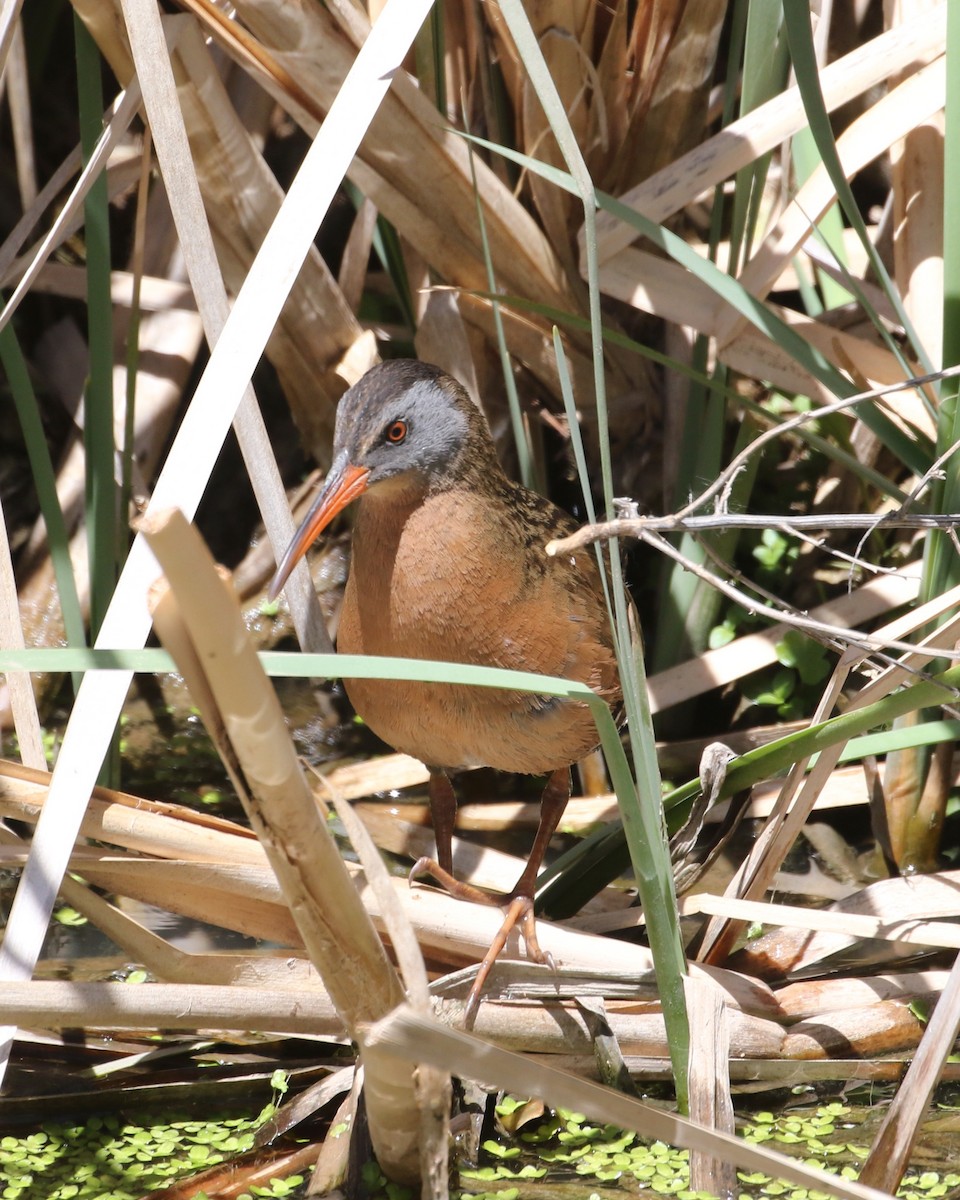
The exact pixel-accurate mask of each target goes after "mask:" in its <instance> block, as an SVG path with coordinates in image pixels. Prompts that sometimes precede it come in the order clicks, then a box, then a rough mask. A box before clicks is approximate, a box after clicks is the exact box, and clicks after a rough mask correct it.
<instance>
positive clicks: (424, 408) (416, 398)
mask: <svg viewBox="0 0 960 1200" xmlns="http://www.w3.org/2000/svg"><path fill="white" fill-rule="evenodd" d="M354 501H359V504H358V510H357V514H356V520H355V523H354V527H353V541H352V549H351V562H350V569H349V575H348V578H347V583H346V587H345V591H344V597H343V606H342V610H341V616H340V625H339V632H338V638H337V649H338V651H339V652H340V653H344V654H372V655H387V656H392V657H398V658H412V659H434V660H441V661H446V662H455V663H466V664H471V665H479V666H487V667H503V668H509V669H513V670H517V671H529V672H536V673H539V674H544V675H555V676H563V677H565V678H568V679H573V680H577V681H579V682H582V683H585V684H587V685H588V686H589V687H590V688H592V689H593V691H595V692H596V693H597V694H598V695H599V696H601V697H602V698H603V699H604V700H605V701H606V702H607V703H608V705H610V707H611V709H613V710H615V711H616V710H618V709H619V706H620V703H621V689H620V683H619V676H618V671H617V662H616V654H615V649H614V640H613V634H612V631H611V627H610V620H609V617H608V612H607V606H606V602H605V598H604V590H603V581H602V577H601V572H600V568H599V566H598V564H597V560H596V557H595V556H594V554H593V553H592V552H591V551H590V550H589V549H586V550H581V551H578V552H576V553H561V554H558V555H557V556H556V557H548V556H547V554H546V551H545V546H546V544H547V543H548V542H550V541H551V540H553V539H554V538H560V537H564V536H565V535H567V534H569V533H571V532H572V531H573V530H574V529H575V528H576V523H575V522H574V520H573V519H572V517H570V516H569V514H567V513H565V512H564V511H563V510H561V509H559V508H558V507H557V506H556V505H554V504H553V503H552V502H551V501H550V500H548V499H546V498H545V497H543V496H541V495H540V494H538V493H537V492H533V491H531V490H529V489H527V488H525V487H523V486H521V485H520V484H519V483H516V482H515V481H514V480H512V479H510V478H509V477H508V476H507V475H506V474H505V473H504V471H503V469H502V467H501V465H500V462H499V459H498V457H497V452H496V447H495V445H494V442H493V438H492V437H491V434H490V431H489V428H488V426H487V423H486V420H485V418H484V417H483V415H482V413H481V411H480V409H479V407H478V406H477V405H476V404H475V403H474V402H473V400H472V399H471V398H470V396H469V395H468V393H467V392H466V391H465V389H464V388H463V387H462V386H461V385H460V384H459V383H458V382H457V381H456V380H455V379H454V378H453V377H452V376H450V375H448V374H446V373H445V372H444V371H442V370H441V369H440V368H439V367H436V366H433V365H431V364H429V363H425V362H420V361H418V360H416V359H392V360H388V361H385V362H381V363H379V364H377V365H375V366H374V367H372V368H371V369H370V370H369V371H367V372H366V374H364V375H363V376H362V377H361V378H360V380H359V381H358V382H357V383H355V384H354V385H353V386H352V387H350V388H349V389H348V390H347V391H346V392H345V393H344V395H343V396H342V397H341V399H340V402H339V405H338V408H337V415H336V422H335V429H334V439H333V454H332V462H331V465H330V469H329V471H328V472H327V475H326V479H325V482H324V483H323V485H322V487H321V489H320V491H319V493H318V495H317V497H316V499H315V500H314V502H313V504H312V505H311V507H310V509H309V511H308V513H307V515H306V517H305V518H304V520H303V522H302V523H301V525H300V526H299V528H298V529H297V532H296V534H295V535H294V537H293V540H292V541H291V543H290V545H289V547H288V548H287V550H286V553H285V554H284V555H283V557H282V559H281V560H280V563H279V565H278V567H277V570H276V573H275V574H274V576H273V579H272V580H271V583H270V585H269V588H268V595H269V596H270V597H271V598H275V597H276V596H277V595H279V593H280V591H281V590H282V588H283V585H284V583H285V582H286V580H287V578H288V576H289V574H290V572H291V571H292V570H293V568H294V567H295V566H296V564H297V562H298V561H299V560H300V559H301V558H302V557H303V556H304V554H305V553H306V551H307V549H308V548H309V547H310V546H311V545H312V543H313V542H314V541H315V540H316V538H317V537H318V536H319V534H320V533H321V532H322V531H323V530H324V529H325V528H326V526H327V525H328V524H329V523H330V521H331V520H332V519H333V518H334V517H335V516H336V515H337V514H338V513H339V512H341V511H342V510H343V509H344V508H346V507H347V506H348V505H349V504H351V503H353V502H354ZM344 686H345V688H346V692H347V695H348V697H349V699H350V701H351V703H352V705H353V707H354V708H355V710H356V712H357V713H358V714H359V716H360V717H361V718H362V719H363V721H364V722H365V723H366V724H367V725H368V726H369V727H370V729H372V730H373V732H374V733H375V734H377V735H378V737H380V738H381V739H382V740H383V741H384V742H386V743H387V744H388V745H390V746H392V747H393V748H394V749H395V750H397V751H398V752H400V753H403V754H408V755H411V756H412V757H414V758H417V759H419V760H420V761H421V762H423V763H424V764H425V765H426V766H427V768H428V771H429V784H428V795H429V802H430V812H431V820H432V824H433V829H434V835H435V839H436V847H437V854H436V858H435V859H430V858H423V859H420V860H419V861H418V862H417V863H416V864H415V865H414V867H413V870H412V871H411V873H410V878H411V880H413V879H415V878H419V877H421V876H423V875H426V874H429V875H430V876H432V877H433V878H434V879H435V880H436V881H437V882H438V883H440V884H441V885H442V886H443V887H444V888H445V889H446V890H447V891H448V892H449V893H450V894H452V895H454V896H458V897H462V898H466V899H470V900H474V901H482V902H486V903H499V904H501V905H502V906H503V908H504V920H503V925H502V926H501V928H500V930H499V932H498V934H497V937H496V938H495V939H494V941H493V943H492V945H491V947H490V950H489V951H488V952H487V955H486V956H485V958H484V960H483V962H482V963H481V964H480V967H479V968H478V972H477V975H476V977H475V980H474V983H473V986H472V988H471V991H470V995H469V997H468V1000H467V1004H466V1009H465V1024H466V1026H467V1027H468V1028H469V1027H471V1026H472V1024H473V1021H474V1019H475V1016H476V1013H477V1010H478V1006H479V1003H480V997H481V993H482V990H483V985H484V983H485V981H486V979H487V976H488V975H489V972H490V970H491V968H492V966H493V964H494V962H495V961H496V958H497V956H498V955H499V953H500V951H501V950H502V949H503V947H504V945H505V944H506V941H507V938H508V937H509V935H510V933H511V931H512V930H513V929H514V928H519V930H520V932H521V933H522V935H523V939H524V942H525V945H526V951H527V955H528V957H529V958H531V959H533V961H535V962H541V963H544V962H546V963H549V964H551V965H553V963H552V958H551V957H550V955H549V954H546V953H544V952H543V951H542V950H541V949H540V946H539V942H538V941H537V936H536V924H535V920H534V911H533V897H534V892H535V885H536V878H537V874H538V873H539V871H540V867H541V865H542V862H543V857H544V854H545V852H546V850H547V846H548V844H549V842H550V839H551V837H552V836H553V834H554V832H555V830H556V828H557V825H558V824H559V821H560V818H561V817H562V815H563V812H564V809H565V808H566V805H567V801H568V799H569V797H570V787H571V782H570V768H571V766H572V765H573V764H575V763H577V762H578V761H579V760H580V759H582V758H584V757H585V756H586V755H587V754H589V753H590V752H591V751H593V750H594V749H595V748H596V747H597V744H598V742H599V737H598V734H597V727H596V724H595V722H594V719H593V716H592V715H591V712H590V708H589V705H588V704H587V703H585V702H584V701H580V700H574V699H570V698H562V697H556V696H547V695H537V694H533V693H528V692H518V691H511V690H509V689H506V688H502V689H501V688H487V687H473V686H469V685H466V684H459V683H421V682H413V681H409V680H396V681H389V680H374V679H346V680H345V681H344ZM478 766H485V767H493V768H495V769H497V770H500V771H504V772H511V773H519V774H525V775H536V776H543V775H545V776H547V780H546V784H545V787H544V790H543V795H542V799H541V808H540V821H539V826H538V829H537V832H536V835H535V838H534V844H533V849H532V851H531V853H530V856H529V858H528V860H527V864H526V866H525V868H524V870H523V872H522V873H521V875H520V878H519V879H518V880H517V883H516V886H515V887H514V888H513V890H512V891H511V892H510V893H508V894H507V895H505V896H495V895H491V893H488V892H484V891H481V890H480V889H479V888H476V887H473V886H471V885H468V884H466V883H463V882H461V881H459V880H457V879H456V877H455V876H454V874H453V857H452V838H453V829H454V824H455V819H456V806H457V801H456V795H455V793H454V790H453V785H452V783H451V781H450V775H451V774H455V773H456V772H458V771H461V770H463V769H466V768H470V767H478Z"/></svg>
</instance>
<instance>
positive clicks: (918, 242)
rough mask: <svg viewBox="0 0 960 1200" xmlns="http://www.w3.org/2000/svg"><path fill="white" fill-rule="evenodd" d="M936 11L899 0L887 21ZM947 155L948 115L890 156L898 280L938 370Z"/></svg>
mask: <svg viewBox="0 0 960 1200" xmlns="http://www.w3.org/2000/svg"><path fill="white" fill-rule="evenodd" d="M933 7H934V6H933V5H932V4H931V3H930V0H898V2H897V3H894V4H891V5H890V6H889V7H888V8H887V9H886V11H885V16H886V18H887V21H888V23H889V24H890V25H891V27H892V28H893V29H894V30H898V29H900V28H902V26H903V24H904V23H905V22H909V21H912V20H915V19H919V20H923V19H924V17H925V16H926V15H927V14H928V13H929V12H930V11H931V10H932V8H933ZM894 81H895V80H894ZM943 153H944V116H943V113H942V112H941V113H931V114H930V116H929V117H927V119H926V120H924V121H923V122H921V123H918V124H917V125H916V127H915V128H913V129H912V130H910V131H909V132H908V133H907V135H906V136H905V137H904V139H903V141H902V142H899V143H896V144H895V145H894V146H892V147H891V151H890V180H891V183H892V184H893V189H892V191H893V228H894V234H893V272H892V273H893V278H894V280H895V281H896V284H897V289H898V291H899V293H900V295H901V297H902V298H903V304H904V308H905V309H906V311H907V313H908V314H909V316H910V320H911V322H912V323H913V327H914V329H916V331H917V333H918V335H919V337H920V341H921V342H922V344H923V348H924V349H925V351H926V353H927V356H928V358H929V361H930V362H931V363H932V364H933V365H934V366H935V367H938V366H940V365H941V363H942V361H943V353H942V345H943V195H944V185H943Z"/></svg>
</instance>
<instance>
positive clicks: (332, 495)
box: [267, 454, 370, 600]
mask: <svg viewBox="0 0 960 1200" xmlns="http://www.w3.org/2000/svg"><path fill="white" fill-rule="evenodd" d="M369 476H370V471H369V469H368V468H367V467H355V466H353V465H352V464H351V463H350V462H349V461H348V459H347V456H346V454H338V455H337V457H336V458H335V459H334V460H333V463H332V464H331V466H330V470H329V472H328V473H327V478H326V479H325V480H324V484H323V487H322V488H321V489H320V494H319V495H318V496H317V498H316V500H314V502H313V504H312V505H311V506H310V511H309V512H308V513H307V515H306V516H305V517H304V519H303V521H302V523H301V525H300V528H299V529H298V530H297V532H296V533H295V534H294V535H293V541H292V542H291V543H290V545H289V546H288V547H287V552H286V554H284V556H283V558H282V559H281V560H280V565H279V566H278V567H277V570H276V573H275V574H274V576H273V578H272V579H271V580H270V586H269V587H268V588H267V596H268V598H269V599H271V600H274V599H276V597H277V596H278V595H279V594H280V591H281V589H282V588H283V585H284V584H285V583H286V582H287V579H288V578H289V575H290V572H291V571H292V570H293V568H294V567H295V566H296V565H297V563H298V562H299V561H300V559H301V558H303V556H304V554H306V552H307V549H308V548H309V547H310V546H311V545H312V544H313V542H314V541H315V540H316V539H317V537H318V536H319V535H320V533H321V532H322V530H324V529H325V528H326V527H327V525H329V524H330V522H331V521H332V520H333V518H334V517H335V516H336V515H337V513H338V512H341V511H342V510H343V509H345V508H346V507H347V505H348V504H350V503H352V502H353V501H354V500H356V498H357V497H358V496H361V495H363V493H364V492H365V491H366V490H367V479H368V478H369Z"/></svg>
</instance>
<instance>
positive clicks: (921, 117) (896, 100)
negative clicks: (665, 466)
mask: <svg viewBox="0 0 960 1200" xmlns="http://www.w3.org/2000/svg"><path fill="white" fill-rule="evenodd" d="M945 89H946V58H945V57H940V58H937V59H934V61H933V62H932V63H930V64H929V65H928V66H926V67H923V68H921V69H920V70H919V71H917V72H915V73H914V74H913V75H910V76H908V78H907V79H906V80H905V81H904V82H903V83H902V84H901V85H900V86H899V87H897V88H894V89H893V90H892V91H890V92H888V93H887V95H885V96H884V97H882V98H881V99H880V100H878V101H877V103H876V104H874V105H872V106H871V108H869V109H868V110H867V112H866V113H864V115H863V116H861V117H859V118H858V119H857V120H856V121H854V122H853V124H852V125H850V127H849V128H848V129H846V130H845V131H844V133H843V134H842V135H841V136H840V137H839V138H838V139H837V153H838V155H839V156H840V161H841V163H842V164H843V169H844V174H845V175H846V176H847V178H848V179H849V178H852V177H853V175H854V174H855V173H856V172H857V171H859V170H862V169H863V167H865V166H866V165H867V164H868V163H869V162H872V161H873V159H874V158H876V157H877V156H878V155H880V154H882V153H883V152H884V151H886V150H888V149H889V148H890V147H891V145H892V144H893V143H894V142H895V141H897V139H899V138H902V137H905V136H907V135H908V134H909V133H910V132H911V130H913V129H914V128H915V127H917V126H918V125H921V124H922V123H923V122H924V121H926V120H928V119H931V118H933V117H934V116H935V115H936V113H938V112H939V111H940V110H942V108H943V103H944V95H945ZM835 200H836V192H835V191H834V187H833V184H832V183H831V181H830V177H829V175H828V174H827V171H826V168H825V167H824V166H823V164H822V163H821V164H820V166H819V167H818V168H817V170H816V171H814V173H813V174H812V175H811V176H810V178H809V179H808V180H807V182H806V183H805V184H804V185H803V187H802V188H801V189H800V190H799V192H797V194H796V196H795V197H794V198H793V200H792V201H791V202H790V204H789V205H788V206H787V208H786V209H785V211H784V212H783V213H782V214H781V216H780V219H779V221H778V222H777V224H776V227H775V228H774V229H773V230H772V231H771V232H770V233H769V234H768V235H767V237H766V238H764V240H763V242H762V244H761V245H760V247H759V248H758V250H757V252H756V253H755V254H754V255H753V257H752V258H751V260H750V262H749V263H748V264H747V265H746V267H745V268H744V269H743V271H741V273H740V275H739V279H740V282H741V283H742V284H743V286H744V287H745V288H746V289H747V290H748V291H749V292H750V294H751V295H752V296H756V297H757V298H758V299H763V298H764V297H765V296H766V295H767V293H768V292H769V290H770V288H771V287H772V286H773V284H774V282H775V281H776V280H777V278H778V277H779V276H780V274H781V273H782V272H783V270H784V269H785V267H786V265H787V263H788V261H789V260H790V258H792V256H793V255H794V254H795V253H796V252H797V250H798V249H799V247H800V245H801V244H802V242H803V240H804V238H805V237H806V236H807V234H808V232H809V231H810V229H811V227H812V226H813V225H815V224H816V223H817V221H818V220H819V219H820V218H821V217H822V216H823V214H824V213H825V212H826V211H827V209H828V208H829V207H830V205H831V204H833V203H834V202H835ZM912 227H913V222H912V221H911V228H912ZM743 325H744V319H743V318H742V317H740V316H739V314H738V315H736V316H734V315H733V314H731V315H730V316H724V317H722V318H721V319H720V321H719V323H718V325H717V330H716V337H717V342H718V346H719V347H722V346H724V345H725V344H726V343H727V342H728V341H730V340H732V338H733V337H734V336H735V335H736V333H737V331H738V330H740V329H742V328H743Z"/></svg>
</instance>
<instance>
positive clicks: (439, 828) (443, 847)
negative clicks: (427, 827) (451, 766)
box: [408, 767, 500, 904]
mask: <svg viewBox="0 0 960 1200" xmlns="http://www.w3.org/2000/svg"><path fill="white" fill-rule="evenodd" d="M427 794H428V796H429V797H430V820H431V821H432V822H433V835H434V838H435V839H436V842H437V857H436V858H431V857H430V856H429V855H427V854H425V855H424V856H423V858H418V859H417V861H416V862H415V863H414V864H413V866H412V867H411V868H410V874H409V876H408V878H409V880H410V882H411V883H413V881H414V880H415V879H419V878H420V877H421V876H422V875H432V876H433V878H434V879H435V880H436V881H437V883H439V884H440V886H441V887H442V888H443V889H444V891H446V892H449V893H450V895H451V896H456V898H457V899H458V900H472V901H474V902H475V903H480V904H499V903H500V899H499V897H493V896H489V895H487V893H486V892H481V891H480V889H479V888H475V887H471V885H470V884H469V883H461V882H460V880H459V879H455V878H454V874H453V845H452V844H453V829H454V826H455V824H456V821H457V797H456V793H455V792H454V790H453V784H452V783H451V782H450V776H449V775H448V774H447V773H446V771H441V770H438V769H435V768H433V767H431V768H430V783H429V786H428V792H427Z"/></svg>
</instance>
